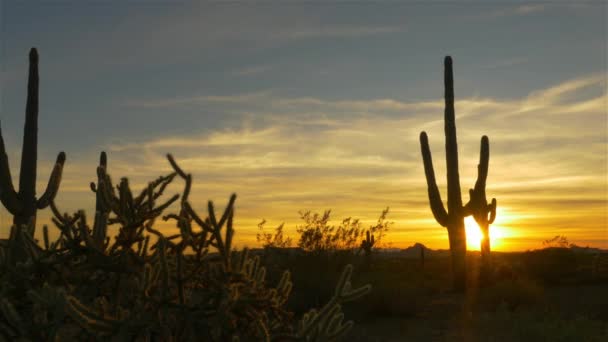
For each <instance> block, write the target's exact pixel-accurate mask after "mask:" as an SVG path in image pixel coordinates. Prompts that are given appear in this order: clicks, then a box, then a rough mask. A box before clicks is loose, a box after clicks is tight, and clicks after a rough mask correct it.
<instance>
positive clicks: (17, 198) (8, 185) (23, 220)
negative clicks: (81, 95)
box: [0, 48, 65, 236]
mask: <svg viewBox="0 0 608 342" xmlns="http://www.w3.org/2000/svg"><path fill="white" fill-rule="evenodd" d="M29 63H30V64H29V79H28V86H27V104H26V109H25V129H24V135H23V150H22V153H21V170H20V175H19V192H17V191H15V188H14V187H13V183H12V179H11V173H10V168H9V164H8V157H7V155H6V150H5V147H4V140H3V138H2V131H1V128H0V200H1V201H2V204H3V205H4V207H5V208H6V209H7V210H8V211H9V212H10V213H11V214H12V215H13V223H14V224H15V225H16V227H17V229H21V227H22V226H23V225H31V226H30V227H31V228H30V229H28V231H29V232H30V233H31V235H32V236H33V234H34V231H35V226H36V211H37V210H38V209H44V208H46V207H48V206H49V204H50V203H51V202H52V201H53V199H54V198H55V195H56V194H57V190H58V189H59V184H60V183H61V173H62V171H63V164H64V162H65V153H64V152H60V153H59V155H57V161H56V162H55V166H54V168H53V171H52V173H51V176H50V179H49V182H48V184H47V188H46V191H45V192H44V194H43V195H42V196H41V197H40V198H36V162H37V148H38V81H39V79H38V52H37V51H36V49H35V48H32V49H31V50H30V55H29Z"/></svg>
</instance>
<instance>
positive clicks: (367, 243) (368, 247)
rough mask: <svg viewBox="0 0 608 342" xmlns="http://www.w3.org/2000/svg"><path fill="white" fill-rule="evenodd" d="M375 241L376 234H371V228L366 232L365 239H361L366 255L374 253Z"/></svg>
mask: <svg viewBox="0 0 608 342" xmlns="http://www.w3.org/2000/svg"><path fill="white" fill-rule="evenodd" d="M375 242H376V241H375V240H374V234H370V232H369V230H368V231H367V232H365V239H364V240H362V241H361V249H362V250H363V251H364V252H365V256H366V257H369V256H371V255H372V248H373V247H374V243H375Z"/></svg>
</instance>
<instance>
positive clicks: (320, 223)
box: [296, 208, 392, 254]
mask: <svg viewBox="0 0 608 342" xmlns="http://www.w3.org/2000/svg"><path fill="white" fill-rule="evenodd" d="M388 211H389V209H388V208H386V209H385V210H383V211H382V213H381V214H380V217H379V218H378V222H377V223H376V225H373V226H370V227H369V229H368V230H369V231H370V233H373V234H377V236H376V239H375V245H376V246H377V245H378V243H379V241H380V240H381V239H382V237H384V236H385V235H386V232H387V231H388V228H389V226H390V225H391V224H392V222H389V221H387V220H386V216H387V214H388ZM299 213H300V218H301V219H302V220H304V225H302V226H297V227H296V231H297V232H298V233H299V234H300V239H299V241H298V246H299V247H300V248H302V249H304V250H305V251H309V252H313V253H315V254H322V253H326V252H331V253H333V252H337V251H346V252H349V253H355V252H356V251H357V250H359V249H360V248H361V242H360V241H361V240H360V239H361V238H363V237H364V234H365V230H364V229H363V228H362V227H361V221H360V220H359V219H354V218H352V217H347V218H345V219H343V220H342V222H341V223H340V224H339V225H338V226H333V225H330V223H329V219H330V214H331V210H326V211H325V212H324V213H323V215H320V214H318V213H312V212H311V211H300V212H299Z"/></svg>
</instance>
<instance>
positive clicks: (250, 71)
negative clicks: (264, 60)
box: [230, 65, 272, 77]
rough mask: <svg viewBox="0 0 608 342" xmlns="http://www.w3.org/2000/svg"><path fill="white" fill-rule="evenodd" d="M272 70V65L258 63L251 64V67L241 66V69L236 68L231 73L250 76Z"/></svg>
mask: <svg viewBox="0 0 608 342" xmlns="http://www.w3.org/2000/svg"><path fill="white" fill-rule="evenodd" d="M270 70H272V66H270V65H256V66H251V67H247V68H241V69H237V70H234V71H232V72H231V73H230V74H231V75H232V76H241V77H248V76H254V75H259V74H263V73H265V72H268V71H270Z"/></svg>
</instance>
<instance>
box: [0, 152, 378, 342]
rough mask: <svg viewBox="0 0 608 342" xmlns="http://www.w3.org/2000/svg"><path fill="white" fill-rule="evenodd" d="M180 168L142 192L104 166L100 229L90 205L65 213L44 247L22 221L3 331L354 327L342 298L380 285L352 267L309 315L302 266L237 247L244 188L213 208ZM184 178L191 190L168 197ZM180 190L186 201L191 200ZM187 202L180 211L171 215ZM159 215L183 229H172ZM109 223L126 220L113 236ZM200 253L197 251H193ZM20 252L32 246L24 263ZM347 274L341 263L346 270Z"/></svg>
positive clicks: (151, 334)
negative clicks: (295, 280)
mask: <svg viewBox="0 0 608 342" xmlns="http://www.w3.org/2000/svg"><path fill="white" fill-rule="evenodd" d="M168 157H169V161H170V163H171V165H172V167H173V169H174V172H172V173H171V174H169V175H166V176H163V177H160V178H159V179H157V180H155V181H153V182H151V183H150V184H149V185H148V187H147V188H146V189H144V190H143V191H141V192H140V194H139V195H137V196H134V195H133V193H132V191H131V189H130V187H129V184H128V181H127V179H126V178H123V179H122V180H121V182H120V184H119V186H118V187H116V188H117V189H118V191H115V187H114V186H113V185H112V181H111V178H110V176H109V175H108V174H107V173H106V170H105V165H102V166H100V167H99V168H98V183H97V185H95V184H93V185H92V190H93V191H95V192H96V195H97V200H98V202H97V204H98V206H97V209H98V210H97V213H96V216H95V222H94V224H93V228H91V227H90V226H89V224H88V223H87V220H86V217H85V214H84V212H82V211H79V212H77V213H75V214H74V215H69V214H67V213H65V214H63V215H62V214H60V212H59V210H58V209H57V207H56V205H55V203H52V209H53V212H54V216H55V217H54V219H53V220H54V222H55V224H56V226H57V228H58V229H59V230H60V231H61V234H60V236H59V237H58V238H57V240H55V241H50V239H49V237H48V228H47V227H44V243H43V247H40V246H39V245H38V241H36V240H35V239H34V238H33V233H34V230H35V229H34V227H33V226H30V227H25V226H23V227H13V228H12V229H11V235H10V237H9V239H8V240H6V241H3V243H2V244H1V245H0V341H14V340H21V341H28V340H29V341H48V340H51V341H52V340H69V341H72V340H87V341H88V340H133V341H142V340H143V341H150V340H160V341H170V340H171V341H174V340H179V341H182V340H183V341H201V340H204V341H239V340H240V341H270V340H296V341H318V340H323V341H326V340H338V339H340V338H341V337H343V336H344V335H345V334H346V332H347V331H348V330H349V329H350V328H351V327H352V325H353V323H352V321H348V322H343V318H344V315H343V314H342V304H343V303H345V302H349V301H352V300H355V299H357V298H359V297H361V296H362V295H364V294H366V293H367V292H369V290H370V286H363V287H359V288H353V286H352V285H351V274H352V266H350V265H347V266H346V267H344V268H343V271H342V272H341V276H340V277H339V279H338V284H337V286H336V288H335V290H334V291H333V292H332V294H331V295H330V296H329V297H327V298H326V300H325V301H324V302H323V303H324V304H320V305H319V306H318V307H319V309H312V310H309V311H307V312H305V313H304V315H303V316H302V317H301V318H300V319H296V318H295V317H294V314H293V313H292V312H291V311H289V310H287V309H286V305H285V303H286V302H287V300H288V298H289V296H290V294H291V292H292V291H291V290H292V287H293V284H292V281H291V273H290V272H289V271H285V272H283V273H282V275H281V276H280V277H277V276H275V277H273V279H275V280H276V282H275V284H277V285H276V286H271V285H269V283H268V282H267V281H266V268H264V267H263V266H261V265H260V262H259V258H258V257H256V256H251V255H250V254H249V252H248V251H247V250H246V249H244V250H241V251H236V250H234V249H233V248H232V239H233V237H234V234H235V231H234V228H233V213H234V211H233V207H234V203H235V200H236V195H233V196H232V197H231V198H230V201H229V202H228V205H227V206H226V209H225V210H224V212H223V214H222V215H220V216H218V215H216V210H215V206H214V205H213V203H212V202H211V201H210V202H209V203H208V206H207V211H208V214H207V217H206V218H204V219H203V218H202V217H201V216H200V215H199V214H198V213H197V212H196V211H194V210H193V209H192V207H191V206H190V204H189V201H188V196H189V193H190V189H191V176H190V174H186V173H185V172H184V171H183V170H182V169H181V168H180V167H179V166H178V165H177V164H176V163H175V161H174V160H173V159H172V158H171V156H168ZM176 176H179V177H180V178H181V179H183V180H184V181H185V186H184V191H183V193H182V194H181V195H175V196H173V197H171V198H170V199H168V200H166V201H164V202H160V203H157V201H159V199H160V198H161V196H162V195H163V192H164V190H165V188H166V186H167V185H168V184H169V183H170V182H171V181H173V179H174V178H175V177H176ZM180 198H181V199H180ZM178 199H180V201H179V204H180V205H179V211H178V212H176V213H169V214H166V215H162V214H163V212H164V211H165V209H167V207H169V205H170V204H172V203H174V202H176V201H177V200H178ZM157 219H163V220H165V221H173V222H175V223H176V225H177V227H178V228H179V231H180V233H179V234H175V235H171V236H165V235H164V234H162V233H161V232H160V231H158V230H156V229H155V228H154V226H155V225H154V223H155V221H156V220H157ZM108 225H116V226H118V234H117V236H116V237H115V238H114V241H111V239H110V238H109V237H108V236H107V228H108ZM186 251H191V253H186ZM15 255H26V256H27V258H26V260H25V261H19V262H14V256H15ZM338 274H340V273H338Z"/></svg>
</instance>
